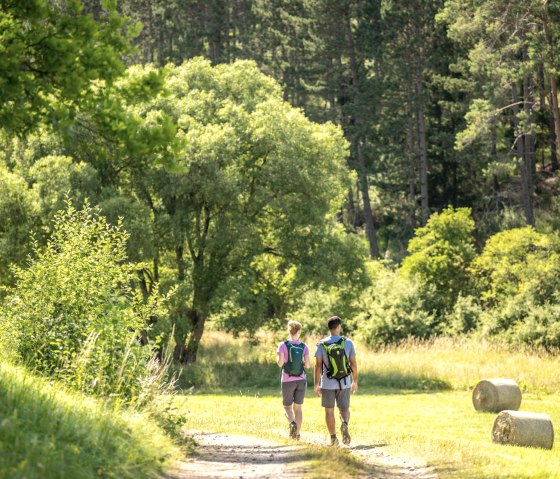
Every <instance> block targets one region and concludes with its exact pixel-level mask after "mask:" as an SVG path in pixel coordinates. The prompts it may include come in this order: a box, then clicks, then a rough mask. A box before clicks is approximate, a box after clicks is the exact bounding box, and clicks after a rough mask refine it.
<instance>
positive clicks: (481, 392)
mask: <svg viewBox="0 0 560 479" xmlns="http://www.w3.org/2000/svg"><path fill="white" fill-rule="evenodd" d="M472 401H473V405H474V408H475V409H476V410H477V411H489V412H500V411H503V410H505V409H509V410H512V411H517V410H518V409H519V406H520V405H521V390H520V389H519V386H518V385H517V383H516V382H515V381H514V380H513V379H503V378H495V379H484V380H482V381H480V382H479V383H478V384H477V385H476V387H475V388H474V390H473V393H472Z"/></svg>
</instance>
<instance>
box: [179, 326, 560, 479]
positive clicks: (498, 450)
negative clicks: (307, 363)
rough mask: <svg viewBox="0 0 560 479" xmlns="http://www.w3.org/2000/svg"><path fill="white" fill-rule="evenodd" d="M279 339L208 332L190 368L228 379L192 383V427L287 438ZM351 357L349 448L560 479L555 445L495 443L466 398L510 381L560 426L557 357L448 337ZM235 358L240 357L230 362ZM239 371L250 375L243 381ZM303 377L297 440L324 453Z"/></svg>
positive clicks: (463, 469) (491, 472) (446, 467)
mask: <svg viewBox="0 0 560 479" xmlns="http://www.w3.org/2000/svg"><path fill="white" fill-rule="evenodd" d="M277 340H278V338H261V342H260V344H258V345H251V344H249V343H248V342H246V341H243V340H232V339H230V338H228V337H227V336H225V335H224V334H219V333H211V334H210V335H209V336H208V338H207V339H206V342H205V345H204V349H203V353H202V355H201V358H200V363H199V364H198V365H197V366H196V367H197V368H199V372H202V371H207V372H209V374H210V378H211V381H210V383H211V382H212V381H216V380H217V376H220V377H222V376H221V375H222V374H223V376H224V377H227V379H226V380H225V384H224V383H222V384H220V382H219V381H217V382H214V384H217V385H218V386H219V387H218V388H217V389H216V390H215V391H219V392H220V393H219V394H216V393H215V391H214V392H212V385H211V384H210V383H206V384H205V383H204V382H202V383H201V384H200V385H201V386H202V387H201V388H199V387H198V386H197V385H196V384H195V383H191V386H193V385H194V387H193V389H191V392H192V393H193V394H190V395H185V396H184V398H183V399H182V401H184V402H183V406H182V407H184V408H186V409H187V411H188V418H189V419H188V428H189V429H191V430H203V431H221V432H237V433H249V434H254V435H256V436H260V437H267V438H271V437H273V438H277V439H281V438H285V437H286V435H287V421H286V419H285V417H284V415H283V409H282V406H281V401H280V391H279V375H278V368H277V367H276V365H275V364H274V360H273V355H272V356H271V354H270V353H271V352H272V353H273V351H274V350H275V346H276V341H277ZM308 343H309V344H315V342H314V341H308ZM312 349H313V347H312ZM357 349H358V354H359V356H358V360H359V365H360V376H361V380H360V392H359V394H358V395H354V396H353V397H352V419H351V432H352V436H353V445H361V446H363V447H367V446H378V447H381V448H382V450H383V451H385V452H387V453H389V454H391V455H394V456H397V457H406V458H412V459H413V460H417V461H419V462H420V463H421V462H422V461H426V462H427V464H428V465H430V466H432V467H433V468H434V469H435V471H436V472H437V473H438V475H439V477H440V478H488V479H490V478H502V479H509V478H511V479H513V478H521V479H525V478H526V479H529V478H531V479H537V478H543V479H544V478H560V457H558V450H557V448H558V446H557V445H555V446H554V447H553V449H552V450H550V451H549V450H542V449H534V448H522V447H512V446H503V445H498V444H494V443H492V441H491V430H492V425H493V422H494V419H495V417H496V415H495V414H491V413H481V412H477V411H475V410H474V407H473V405H472V399H471V391H472V387H474V385H475V384H476V383H477V382H478V381H479V380H481V379H485V378H490V377H508V378H512V379H515V380H516V381H517V382H518V383H519V384H520V385H521V386H522V390H523V400H522V403H521V409H522V410H525V411H534V412H542V413H546V414H549V415H550V417H551V419H552V422H553V424H557V423H558V421H560V401H558V392H559V391H560V377H558V375H557V371H558V366H559V361H558V358H557V357H556V356H554V355H550V354H536V353H532V352H530V351H511V350H508V349H507V348H505V347H500V346H497V345H491V344H486V343H483V344H477V343H475V342H470V341H451V340H445V339H441V340H436V341H432V342H428V343H420V342H409V343H406V344H403V345H400V346H399V347H391V348H385V349H383V350H379V351H368V350H367V349H366V348H365V347H364V346H363V345H361V344H357ZM232 351H233V352H232ZM235 351H237V352H240V351H242V353H240V354H239V356H237V358H236V354H237V353H236V352H235ZM222 353H223V354H222ZM252 353H254V354H252ZM216 360H219V361H221V362H220V364H221V366H220V367H226V368H227V367H228V364H234V365H235V366H233V367H231V368H230V370H229V374H225V373H223V372H219V373H217V372H216V370H215V368H214V367H213V366H212V364H214V361H216ZM244 366H245V367H250V368H251V372H250V373H249V372H247V371H245V372H241V373H240V371H243V368H244ZM213 374H214V376H212V375H213ZM216 374H217V376H216ZM188 377H189V375H188V374H187V379H184V380H185V382H188V381H189V379H188ZM191 377H192V376H191ZM200 377H203V374H201V376H200ZM218 379H219V378H218ZM308 379H309V384H310V388H309V389H308V394H307V397H306V401H305V404H304V421H305V423H304V427H303V432H302V440H303V441H304V442H307V443H311V444H314V445H315V444H325V445H326V444H327V443H328V435H327V431H326V426H325V424H324V418H323V410H322V408H321V405H320V400H319V398H316V397H315V396H314V395H313V390H312V387H311V382H312V378H311V374H309V375H308ZM326 463H327V464H328V463H329V460H328V459H327V460H326ZM320 467H322V466H320ZM316 473H317V471H316ZM317 474H318V475H319V473H317ZM338 477H345V476H344V475H343V476H338ZM346 477H351V475H347V476H346Z"/></svg>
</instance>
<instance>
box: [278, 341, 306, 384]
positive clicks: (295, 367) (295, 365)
mask: <svg viewBox="0 0 560 479" xmlns="http://www.w3.org/2000/svg"><path fill="white" fill-rule="evenodd" d="M284 344H285V345H286V348H288V360H287V361H286V362H285V363H284V366H283V367H282V369H284V372H285V373H286V374H288V375H289V376H301V375H302V374H303V351H304V350H305V344H303V343H300V344H293V343H290V341H284Z"/></svg>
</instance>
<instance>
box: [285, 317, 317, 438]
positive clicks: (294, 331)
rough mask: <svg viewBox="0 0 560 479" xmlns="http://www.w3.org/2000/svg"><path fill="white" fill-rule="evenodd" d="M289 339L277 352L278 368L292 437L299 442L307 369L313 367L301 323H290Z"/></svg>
mask: <svg viewBox="0 0 560 479" xmlns="http://www.w3.org/2000/svg"><path fill="white" fill-rule="evenodd" d="M288 334H289V339H288V340H287V341H282V342H281V343H280V344H279V345H278V349H277V351H276V357H277V363H278V366H279V367H281V368H282V378H281V386H282V403H283V405H284V413H285V415H286V418H287V419H288V422H289V423H290V437H291V438H292V439H296V440H299V432H300V429H301V423H302V419H303V414H302V410H301V406H302V404H303V400H304V398H305V391H306V389H307V376H306V374H305V368H309V367H311V360H310V359H309V348H308V347H307V345H306V344H305V343H302V342H301V341H300V340H299V336H300V334H301V323H298V322H297V321H289V322H288Z"/></svg>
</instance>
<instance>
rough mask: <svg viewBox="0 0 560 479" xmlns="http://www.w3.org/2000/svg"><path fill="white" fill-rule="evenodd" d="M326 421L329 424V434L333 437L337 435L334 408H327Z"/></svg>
mask: <svg viewBox="0 0 560 479" xmlns="http://www.w3.org/2000/svg"><path fill="white" fill-rule="evenodd" d="M325 421H326V423H327V429H328V430H329V434H330V435H331V436H332V435H334V434H336V422H335V418H334V408H333V407H326V408H325Z"/></svg>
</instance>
